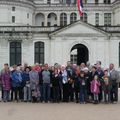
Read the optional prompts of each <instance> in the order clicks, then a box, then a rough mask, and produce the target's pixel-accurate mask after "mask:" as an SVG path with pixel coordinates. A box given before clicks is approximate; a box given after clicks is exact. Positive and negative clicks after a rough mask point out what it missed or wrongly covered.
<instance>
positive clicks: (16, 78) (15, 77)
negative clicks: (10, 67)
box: [11, 71, 23, 87]
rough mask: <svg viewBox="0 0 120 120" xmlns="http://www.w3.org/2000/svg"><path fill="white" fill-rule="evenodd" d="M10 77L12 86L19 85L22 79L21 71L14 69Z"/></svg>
mask: <svg viewBox="0 0 120 120" xmlns="http://www.w3.org/2000/svg"><path fill="white" fill-rule="evenodd" d="M11 77H12V87H21V83H22V81H23V79H22V73H21V72H18V71H14V72H13V73H12V74H11Z"/></svg>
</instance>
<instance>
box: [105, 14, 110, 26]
mask: <svg viewBox="0 0 120 120" xmlns="http://www.w3.org/2000/svg"><path fill="white" fill-rule="evenodd" d="M104 25H105V26H111V13H104Z"/></svg>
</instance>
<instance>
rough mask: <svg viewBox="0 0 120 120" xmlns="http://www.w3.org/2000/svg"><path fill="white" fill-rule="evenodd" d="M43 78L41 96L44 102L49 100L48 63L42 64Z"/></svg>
mask: <svg viewBox="0 0 120 120" xmlns="http://www.w3.org/2000/svg"><path fill="white" fill-rule="evenodd" d="M41 75H42V80H43V98H44V102H46V103H47V102H50V93H51V91H50V87H51V77H52V75H51V72H50V70H49V68H48V64H45V65H44V70H43V71H42V73H41Z"/></svg>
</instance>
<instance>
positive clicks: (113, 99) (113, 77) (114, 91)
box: [109, 63, 120, 103]
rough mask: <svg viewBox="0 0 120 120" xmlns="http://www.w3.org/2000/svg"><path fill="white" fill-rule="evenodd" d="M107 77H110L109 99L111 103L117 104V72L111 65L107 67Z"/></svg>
mask: <svg viewBox="0 0 120 120" xmlns="http://www.w3.org/2000/svg"><path fill="white" fill-rule="evenodd" d="M109 76H110V82H111V91H110V99H111V102H112V103H117V102H118V83H119V81H120V80H119V74H118V71H116V70H115V68H114V64H113V63H111V64H110V65H109Z"/></svg>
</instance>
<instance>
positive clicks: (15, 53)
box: [10, 42, 21, 66]
mask: <svg viewBox="0 0 120 120" xmlns="http://www.w3.org/2000/svg"><path fill="white" fill-rule="evenodd" d="M14 64H16V65H17V64H21V42H11V43H10V65H11V66H12V65H14Z"/></svg>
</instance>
